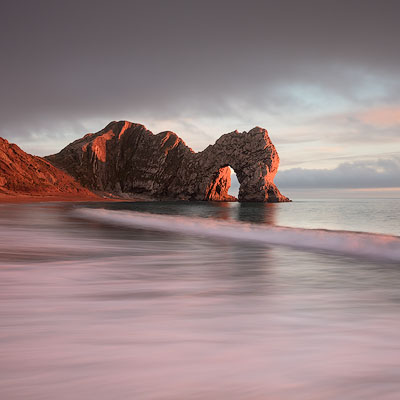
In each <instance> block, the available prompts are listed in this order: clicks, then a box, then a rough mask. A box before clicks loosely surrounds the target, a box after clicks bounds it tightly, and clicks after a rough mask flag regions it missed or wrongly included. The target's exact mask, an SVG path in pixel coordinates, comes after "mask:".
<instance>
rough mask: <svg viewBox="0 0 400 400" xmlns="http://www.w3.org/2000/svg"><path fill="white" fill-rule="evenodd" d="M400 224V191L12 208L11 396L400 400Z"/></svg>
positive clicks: (8, 256) (1, 362)
mask: <svg viewBox="0 0 400 400" xmlns="http://www.w3.org/2000/svg"><path fill="white" fill-rule="evenodd" d="M399 222H400V200H399V199H395V198H392V199H353V200H349V199H348V200H299V201H296V202H293V203H285V204H239V203H174V202H159V203H158V202H153V203H91V204H67V203H58V204H56V203H54V204H32V205H2V206H0V399H2V400H3V399H4V400H14V399H18V400H20V399H21V400H22V399H24V400H26V399H28V400H29V399H32V400H47V399H49V400H50V399H51V400H54V399H57V400H67V399H68V400H69V399H71V400H81V399H82V400H83V399H85V400H86V399H100V400H103V399H113V400H126V399H138V400H141V399H146V400H147V399H152V400H153V399H156V400H157V399H168V400H177V399H178V400H179V399H182V400H183V399H185V400H186V399H188V400H190V399H213V400H214V399H222V400H225V399H260V400H264V399H268V400H270V399H271V400H275V399H276V400H321V399H324V400H333V399H335V400H355V399H357V400H358V399H360V400H361V399H362V400H366V399H367V400H369V399H371V400H377V399H379V400H389V399H390V400H392V399H393V400H398V399H399V398H400V340H399V332H400V238H399V236H400V223H399ZM280 226H284V227H287V228H279V227H280ZM360 232H361V233H360ZM362 232H366V233H362ZM382 234H383V235H382Z"/></svg>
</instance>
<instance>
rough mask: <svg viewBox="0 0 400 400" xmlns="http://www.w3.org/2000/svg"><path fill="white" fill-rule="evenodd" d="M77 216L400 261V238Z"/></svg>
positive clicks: (100, 212) (94, 213)
mask: <svg viewBox="0 0 400 400" xmlns="http://www.w3.org/2000/svg"><path fill="white" fill-rule="evenodd" d="M75 215H76V216H79V217H81V218H84V219H89V220H95V221H97V222H101V223H105V224H112V225H117V226H124V227H132V228H134V227H136V228H144V229H150V230H157V231H168V232H175V233H182V234H189V235H199V236H204V237H209V238H222V239H231V240H239V241H247V242H252V243H264V244H267V245H283V246H291V247H297V248H302V249H315V250H324V251H332V252H339V253H343V254H348V255H353V256H362V257H370V258H374V259H385V260H390V261H400V238H399V237H398V236H390V235H381V234H373V233H361V232H350V231H332V230H323V229H300V228H289V227H279V226H267V225H257V224H248V223H242V222H226V221H220V220H215V219H206V218H192V217H184V216H171V215H160V214H148V213H139V212H132V211H113V210H105V209H86V208H85V209H77V210H75Z"/></svg>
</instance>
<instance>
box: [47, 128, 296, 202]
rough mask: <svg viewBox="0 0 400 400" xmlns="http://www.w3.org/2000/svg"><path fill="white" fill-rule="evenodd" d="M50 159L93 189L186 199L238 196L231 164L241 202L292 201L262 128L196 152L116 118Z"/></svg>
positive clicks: (229, 136) (173, 139)
mask: <svg viewBox="0 0 400 400" xmlns="http://www.w3.org/2000/svg"><path fill="white" fill-rule="evenodd" d="M47 159H48V160H49V161H51V162H52V163H53V164H54V165H55V166H57V167H60V168H62V169H64V170H66V171H67V172H68V173H70V174H71V175H72V176H74V177H75V178H76V179H78V180H79V181H80V182H81V183H82V184H83V185H84V186H86V187H88V188H90V189H92V190H99V191H106V192H111V193H115V194H122V193H132V194H146V195H149V196H153V197H157V198H161V199H180V200H219V201H227V200H228V201H229V200H235V199H234V198H233V197H232V196H230V195H229V194H228V190H229V187H230V183H231V178H230V169H229V166H230V167H232V168H233V169H234V170H235V172H236V174H237V177H238V180H239V183H240V190H239V201H259V202H263V201H268V202H278V201H288V199H287V198H286V197H285V196H283V195H282V194H281V193H280V192H279V190H278V189H277V187H276V186H275V185H274V183H273V180H274V177H275V174H276V172H277V170H278V165H279V157H278V153H277V151H276V150H275V147H274V145H273V144H272V143H271V140H270V139H269V136H268V133H267V131H266V130H265V129H262V128H258V127H257V128H254V129H252V130H251V131H249V132H242V133H239V132H237V131H235V132H231V133H228V134H226V135H223V136H221V137H220V138H219V139H218V140H217V141H216V143H215V144H214V145H210V146H208V147H207V148H206V149H205V150H204V151H202V152H199V153H195V152H193V150H192V149H190V148H189V147H188V146H186V144H185V143H184V142H183V140H182V139H180V138H179V137H178V136H177V135H176V134H175V133H173V132H162V133H159V134H157V135H153V134H152V133H151V132H150V131H148V130H147V129H146V128H145V127H144V126H143V125H139V124H133V123H131V122H127V121H119V122H111V123H110V124H109V125H107V126H106V127H105V128H104V129H103V130H101V131H100V132H97V133H91V134H87V135H86V136H84V137H83V138H82V139H79V140H76V141H75V142H73V143H71V144H70V145H68V146H67V147H65V148H64V149H63V150H62V151H61V152H60V153H58V154H55V155H52V156H48V157H47Z"/></svg>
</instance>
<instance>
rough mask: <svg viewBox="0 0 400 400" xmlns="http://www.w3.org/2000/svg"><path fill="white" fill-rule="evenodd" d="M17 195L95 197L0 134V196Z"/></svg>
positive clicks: (59, 171) (68, 176) (46, 162)
mask: <svg viewBox="0 0 400 400" xmlns="http://www.w3.org/2000/svg"><path fill="white" fill-rule="evenodd" d="M18 195H22V196H29V195H36V196H48V195H50V196H53V197H62V196H65V197H71V196H75V197H76V198H77V199H78V198H80V197H82V198H88V197H90V198H95V197H96V196H95V195H94V194H93V193H91V192H90V191H89V190H88V189H86V188H84V187H82V186H81V185H80V184H79V183H78V182H77V181H76V180H75V179H74V178H72V177H71V176H70V175H68V174H67V173H65V172H64V171H61V170H59V169H58V168H55V167H54V166H53V165H52V164H50V163H49V162H48V161H47V160H44V159H43V158H41V157H36V156H32V155H30V154H27V153H25V152H24V151H22V150H21V149H20V148H19V147H18V146H17V145H15V144H12V143H9V142H8V141H7V140H5V139H2V138H0V197H1V198H2V199H4V198H5V197H15V196H18Z"/></svg>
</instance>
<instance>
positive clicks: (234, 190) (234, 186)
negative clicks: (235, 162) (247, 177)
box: [228, 166, 240, 199]
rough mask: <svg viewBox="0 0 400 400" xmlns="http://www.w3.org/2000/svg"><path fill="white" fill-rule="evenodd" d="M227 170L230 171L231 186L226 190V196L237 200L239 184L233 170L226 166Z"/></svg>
mask: <svg viewBox="0 0 400 400" xmlns="http://www.w3.org/2000/svg"><path fill="white" fill-rule="evenodd" d="M228 168H229V169H230V171H231V186H230V187H229V188H228V195H229V196H232V197H235V198H236V199H237V198H238V197H239V189H240V182H239V179H238V178H237V175H236V172H235V170H234V169H233V168H232V167H231V166H228Z"/></svg>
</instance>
